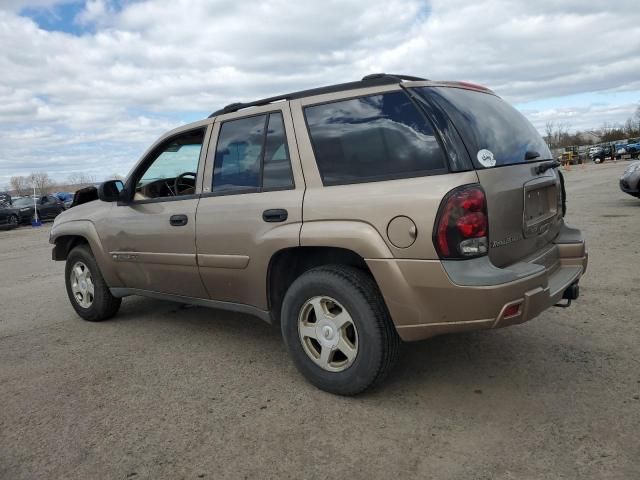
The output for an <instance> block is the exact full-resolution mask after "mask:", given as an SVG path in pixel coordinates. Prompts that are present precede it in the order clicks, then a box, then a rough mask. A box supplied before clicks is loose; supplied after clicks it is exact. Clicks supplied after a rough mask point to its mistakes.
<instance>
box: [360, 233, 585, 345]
mask: <svg viewBox="0 0 640 480" xmlns="http://www.w3.org/2000/svg"><path fill="white" fill-rule="evenodd" d="M479 260H480V259H475V260H465V261H461V262H456V264H457V267H456V268H453V269H452V268H450V266H447V263H446V262H441V261H439V260H403V259H371V260H367V264H368V265H369V268H370V269H371V271H372V273H373V275H374V277H375V278H376V281H377V282H378V286H379V287H380V290H381V291H382V295H383V296H384V299H385V301H386V304H387V307H388V308H389V312H390V314H391V317H392V319H393V321H394V323H395V325H396V329H397V331H398V334H399V335H400V337H401V338H402V339H403V340H405V341H414V340H422V339H425V338H429V337H433V336H435V335H440V334H444V333H453V332H461V331H468V330H481V329H488V328H500V327H505V326H509V325H515V324H519V323H523V322H526V321H528V320H531V319H532V318H535V317H536V316H538V315H539V314H540V313H542V312H543V311H544V310H546V309H547V308H549V307H551V306H553V305H555V304H557V303H558V302H560V301H561V299H562V298H563V294H564V292H565V290H567V288H569V287H570V286H571V285H572V284H574V283H577V282H578V281H579V280H580V277H581V276H582V275H583V273H584V272H585V271H586V268H587V263H588V255H587V252H586V248H585V242H584V240H582V236H581V235H580V232H579V231H578V230H574V229H571V228H568V227H564V229H563V231H562V232H561V234H560V235H559V236H558V238H557V239H556V243H554V244H551V245H550V246H549V247H548V248H547V249H545V250H544V251H542V252H539V253H538V254H537V255H535V257H534V258H530V259H527V261H523V262H519V263H518V264H515V265H512V266H510V267H507V268H497V267H494V266H493V265H491V264H490V262H489V260H488V258H487V257H483V260H481V261H479ZM481 264H483V265H481ZM460 267H462V268H460ZM460 272H463V273H460ZM512 305H517V306H518V308H517V312H515V313H514V310H515V307H512V308H511V309H509V307H510V306H512Z"/></svg>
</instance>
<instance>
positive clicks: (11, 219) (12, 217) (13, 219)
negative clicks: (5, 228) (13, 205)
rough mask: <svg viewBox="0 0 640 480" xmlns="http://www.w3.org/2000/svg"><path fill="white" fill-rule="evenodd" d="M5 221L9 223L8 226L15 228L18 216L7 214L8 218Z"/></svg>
mask: <svg viewBox="0 0 640 480" xmlns="http://www.w3.org/2000/svg"><path fill="white" fill-rule="evenodd" d="M7 222H8V223H9V228H17V227H18V223H19V221H18V216H17V215H9V220H7Z"/></svg>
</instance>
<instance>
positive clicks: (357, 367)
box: [281, 265, 400, 395]
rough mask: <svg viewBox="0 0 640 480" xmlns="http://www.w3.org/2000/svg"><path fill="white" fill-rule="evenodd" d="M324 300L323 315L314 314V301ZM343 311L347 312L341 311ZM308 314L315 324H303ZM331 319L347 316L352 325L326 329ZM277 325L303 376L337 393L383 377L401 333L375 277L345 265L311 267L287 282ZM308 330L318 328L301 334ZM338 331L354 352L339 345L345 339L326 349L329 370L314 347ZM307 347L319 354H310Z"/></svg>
mask: <svg viewBox="0 0 640 480" xmlns="http://www.w3.org/2000/svg"><path fill="white" fill-rule="evenodd" d="M318 299H320V300H318ZM323 301H324V302H325V303H324V307H321V311H322V312H326V314H322V315H320V316H316V315H315V312H316V311H318V310H317V308H319V307H317V305H318V304H322V302H323ZM312 302H313V305H312ZM310 305H312V306H310ZM327 305H328V306H327ZM324 308H327V309H329V308H330V309H332V311H331V312H330V311H329V310H326V311H325V310H324ZM345 310H346V313H347V315H346V316H344V315H342V313H343V312H344V311H345ZM307 312H308V313H307ZM311 312H313V313H311ZM332 312H333V313H332ZM335 312H338V313H337V314H336V313H335ZM307 315H308V316H309V317H307ZM308 318H313V319H314V323H306V320H307V319H308ZM319 318H320V319H321V320H319ZM332 318H333V319H343V320H344V319H345V318H349V320H350V321H351V324H348V325H347V327H346V328H345V326H344V325H343V326H342V327H336V329H332V328H331V327H329V328H328V330H330V332H327V331H326V330H324V329H327V326H326V325H325V326H322V323H321V322H325V321H326V322H331V321H333V320H331V319H332ZM340 321H341V320H338V322H340ZM347 323H348V322H347ZM345 325H346V324H345ZM334 326H335V325H334ZM281 329H282V336H283V338H284V342H285V345H286V347H287V350H288V351H289V354H290V355H291V357H292V358H293V361H294V363H295V365H296V367H297V368H298V370H299V371H300V372H301V373H302V375H303V376H304V377H305V378H306V379H307V380H308V381H309V382H311V383H312V384H313V385H315V386H316V387H318V388H320V389H322V390H325V391H327V392H330V393H334V394H337V395H356V394H358V393H360V392H363V391H364V390H366V389H367V388H369V387H371V386H373V385H375V384H376V383H379V382H380V381H382V380H383V379H384V377H385V376H386V374H387V373H388V372H389V371H390V370H391V369H392V367H393V365H394V364H395V362H396V359H397V356H398V350H399V347H400V338H399V337H398V334H397V332H396V329H395V327H394V325H393V322H392V321H391V317H390V316H389V312H388V311H387V307H386V305H385V303H384V300H383V298H382V295H381V293H380V291H379V289H378V286H377V285H376V283H375V281H374V279H373V278H372V277H371V275H369V274H368V273H366V272H363V271H361V270H359V269H357V268H354V267H348V266H343V265H327V266H323V267H317V268H313V269H311V270H309V271H307V272H305V273H303V274H302V275H301V276H300V277H298V278H297V279H296V280H295V281H294V282H293V283H292V284H291V286H290V287H289V290H287V293H286V295H285V297H284V301H283V304H282V317H281ZM308 331H315V332H321V333H319V334H317V335H315V336H313V335H312V336H308V337H304V338H303V336H304V335H305V333H304V332H308ZM335 332H338V333H337V334H336V333H335ZM354 332H355V335H354ZM329 335H331V337H328V336H329ZM336 335H337V337H339V340H337V341H338V342H346V343H348V344H349V345H350V347H351V346H355V348H354V349H353V350H351V354H353V352H355V354H353V356H352V358H351V359H349V358H348V357H347V356H346V355H345V354H343V352H342V350H340V349H339V348H340V347H339V346H340V345H345V343H339V344H338V347H337V348H338V350H331V349H330V351H331V353H330V354H329V355H330V357H326V358H331V360H330V362H329V363H327V364H326V366H327V368H331V369H333V371H329V370H328V369H327V368H323V367H321V366H320V365H319V364H318V363H317V362H320V363H322V358H321V357H322V354H321V353H318V352H321V351H323V350H324V348H327V347H326V346H323V345H324V344H321V343H320V341H322V342H325V341H326V342H328V341H333V340H329V339H328V338H331V339H334V338H336ZM319 337H327V338H319ZM347 337H350V338H351V339H349V338H347ZM314 341H315V343H314ZM314 350H315V351H314ZM345 350H348V349H345ZM310 351H311V352H312V353H316V354H317V355H316V356H312V355H311V354H310V353H309V352H310ZM342 357H344V359H342ZM312 358H315V360H313V359H312ZM336 359H337V360H336ZM345 359H346V360H345Z"/></svg>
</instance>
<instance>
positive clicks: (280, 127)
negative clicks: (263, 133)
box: [262, 113, 293, 190]
mask: <svg viewBox="0 0 640 480" xmlns="http://www.w3.org/2000/svg"><path fill="white" fill-rule="evenodd" d="M262 188H263V190H270V189H278V188H293V174H292V173H291V161H290V160H289V148H288V147H287V137H286V136H285V133H284V121H283V120H282V114H281V113H271V114H269V126H268V128H267V141H266V143H265V151H264V169H263V173H262Z"/></svg>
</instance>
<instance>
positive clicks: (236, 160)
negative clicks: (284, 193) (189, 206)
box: [212, 113, 293, 192]
mask: <svg viewBox="0 0 640 480" xmlns="http://www.w3.org/2000/svg"><path fill="white" fill-rule="evenodd" d="M212 187H213V188H212V189H213V191H214V192H233V191H239V192H251V191H261V190H272V189H279V188H293V177H292V174H291V162H290V161H289V151H288V149H287V141H286V136H285V132H284V122H283V119H282V114H280V113H270V114H266V115H258V116H255V117H247V118H241V119H238V120H230V121H227V122H224V123H223V124H222V126H221V127H220V134H219V136H218V143H217V145H216V154H215V160H214V167H213V185H212Z"/></svg>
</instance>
